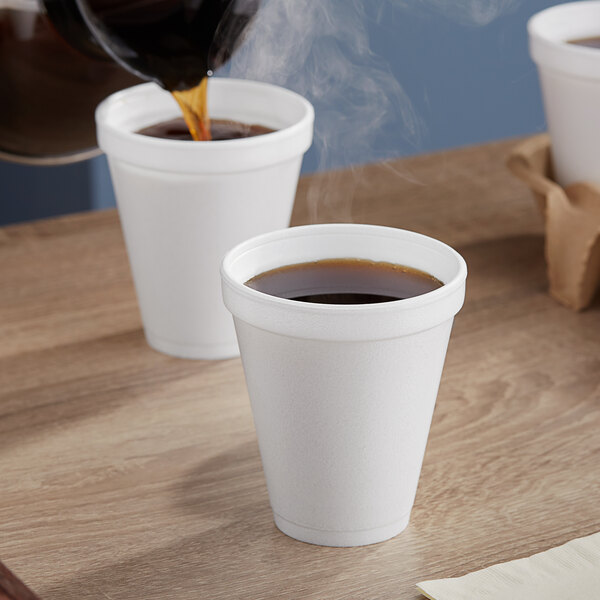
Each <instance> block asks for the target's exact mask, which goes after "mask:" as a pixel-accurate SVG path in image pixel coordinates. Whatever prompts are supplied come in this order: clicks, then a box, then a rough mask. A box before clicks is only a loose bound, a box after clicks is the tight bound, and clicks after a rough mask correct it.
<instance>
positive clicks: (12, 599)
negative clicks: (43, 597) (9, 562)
mask: <svg viewBox="0 0 600 600" xmlns="http://www.w3.org/2000/svg"><path fill="white" fill-rule="evenodd" d="M0 600H40V599H39V596H37V595H36V594H34V593H33V592H32V591H31V590H30V589H29V588H28V587H27V586H26V585H25V584H24V583H23V582H22V581H21V580H20V579H19V578H18V577H17V576H16V575H15V574H14V573H12V572H11V571H10V570H9V569H8V568H7V567H5V566H4V565H3V564H2V563H1V562H0Z"/></svg>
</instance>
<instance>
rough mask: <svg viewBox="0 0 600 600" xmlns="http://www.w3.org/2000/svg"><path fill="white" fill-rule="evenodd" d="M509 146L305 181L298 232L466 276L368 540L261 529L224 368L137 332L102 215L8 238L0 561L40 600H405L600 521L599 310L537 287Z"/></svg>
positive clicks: (535, 246) (0, 372)
mask: <svg viewBox="0 0 600 600" xmlns="http://www.w3.org/2000/svg"><path fill="white" fill-rule="evenodd" d="M514 143H515V141H514V140H513V141H504V142H499V143H493V144H489V145H485V146H481V147H475V148H466V149H460V150H454V151H449V152H444V153H439V154H433V155H428V156H421V157H416V158H410V159H405V160H399V161H395V162H390V163H387V164H380V165H372V166H367V167H364V168H356V169H354V170H349V171H343V172H340V173H330V174H325V175H317V176H313V177H310V178H305V179H303V180H302V181H301V183H300V187H299V192H298V199H297V204H296V209H295V213H294V223H295V224H300V223H306V222H315V221H320V222H325V221H336V220H339V221H349V220H354V221H357V222H369V223H378V224H385V225H393V226H397V227H403V228H407V229H413V230H417V231H420V232H422V233H426V234H429V235H433V236H435V237H438V238H440V239H441V240H443V241H445V242H448V243H449V244H451V245H453V246H454V247H456V248H457V250H459V251H460V252H461V253H462V254H463V256H464V257H465V259H466V260H467V263H468V265H469V269H470V271H469V278H468V282H467V301H466V304H465V307H464V309H463V310H462V312H461V313H460V314H459V315H458V317H457V318H456V321H455V326H454V331H453V334H452V339H451V341H450V347H449V350H448V357H447V361H446V367H445V371H444V375H443V378H442V384H441V388H440V392H439V397H438V401H437V406H436V410H435V415H434V418H433V424H432V428H431V434H430V437H429V443H428V447H427V453H426V455H425V461H424V465H423V471H422V475H421V480H420V485H419V490H418V493H417V498H416V503H415V506H414V510H413V513H412V518H411V523H410V525H409V527H408V529H407V530H406V531H405V532H403V533H402V534H401V535H400V536H398V537H397V538H395V539H393V540H390V541H388V542H384V543H381V544H376V545H373V546H367V547H363V548H351V549H335V548H321V547H316V546H311V545H308V544H303V543H300V542H297V541H294V540H292V539H290V538H288V537H286V536H285V535H283V534H281V533H279V532H278V531H277V530H276V528H275V526H274V525H273V522H272V518H271V511H270V508H269V504H268V499H267V492H266V488H265V483H264V479H263V474H262V470H261V464H260V459H259V455H258V449H257V444H256V437H255V433H254V429H253V424H252V417H251V413H250V407H249V403H248V399H247V395H246V389H245V384H244V377H243V373H242V368H241V364H240V361H239V359H234V360H227V361H217V362H202V361H188V360H179V359H175V358H170V357H168V356H164V355H162V354H159V353H157V352H154V351H153V350H151V349H150V348H149V347H148V346H147V345H146V343H145V341H144V337H143V334H142V330H141V326H140V317H139V314H138V310H137V306H136V300H135V296H134V291H133V286H132V282H131V278H130V274H129V267H128V263H127V258H126V254H125V249H124V246H123V241H122V237H121V231H120V228H119V223H118V218H117V214H116V213H115V212H114V211H108V212H102V213H95V214H82V215H74V216H68V217H65V218H60V219H53V220H47V221H39V222H35V223H30V224H24V225H18V226H12V227H7V228H4V229H0V342H1V343H0V476H1V479H0V559H2V561H4V562H5V563H6V564H7V565H8V567H9V568H11V569H12V570H13V571H14V572H15V573H16V574H18V575H19V576H20V577H21V578H22V579H23V580H24V581H25V582H26V583H27V584H28V585H29V586H30V587H32V588H33V589H34V590H35V591H36V592H37V593H38V594H40V596H41V597H42V598H43V599H44V600H70V599H72V600H82V599H87V598H95V599H107V598H108V599H115V600H116V599H119V600H134V599H135V600H154V599H156V600H158V599H160V600H164V599H165V598H173V599H178V600H179V599H181V600H186V599H189V600H192V599H193V600H198V599H203V600H204V599H207V600H208V599H211V600H212V599H215V600H217V599H228V600H229V599H237V598H240V599H241V598H243V599H267V598H269V599H270V598H273V599H275V598H276V599H288V598H289V599H292V598H293V599H305V598H306V599H315V600H316V599H327V600H329V599H332V600H335V599H353V600H356V599H361V600H362V599H365V600H378V599H382V600H383V599H386V600H387V599H389V600H394V599H416V598H420V596H419V594H418V593H417V591H416V589H415V583H416V582H417V581H420V580H423V579H429V578H438V577H446V576H456V575H461V574H464V573H466V572H469V571H472V570H475V569H480V568H482V567H485V566H487V565H490V564H493V563H496V562H499V561H506V560H510V559H514V558H520V557H523V556H527V555H529V554H532V553H535V552H539V551H541V550H545V549H547V548H550V547H551V546H554V545H557V544H561V543H563V542H566V541H568V540H570V539H572V538H575V537H578V536H583V535H587V534H591V533H593V532H596V531H598V530H600V502H599V500H598V498H599V497H600V303H599V302H598V301H596V302H595V304H594V305H593V306H592V308H591V309H589V310H588V311H586V312H584V313H581V314H576V313H573V312H570V311H569V310H567V309H565V308H563V307H561V306H560V305H558V304H556V303H555V302H554V301H553V300H552V299H551V298H550V297H549V296H548V295H547V294H546V278H545V270H544V269H545V267H544V258H543V235H542V222H541V218H540V216H539V215H538V214H537V212H536V209H535V207H534V203H533V200H532V199H531V198H530V196H529V193H528V191H527V190H526V189H524V187H523V186H522V184H521V183H520V182H518V181H516V180H514V179H513V178H512V176H511V175H510V174H509V173H508V172H507V171H506V169H505V167H504V160H505V158H506V155H507V153H508V152H509V150H510V148H511V147H512V146H513V145H514Z"/></svg>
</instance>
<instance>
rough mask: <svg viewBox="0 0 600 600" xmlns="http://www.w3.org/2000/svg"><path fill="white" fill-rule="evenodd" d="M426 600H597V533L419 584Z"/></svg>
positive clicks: (599, 559)
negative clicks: (526, 554)
mask: <svg viewBox="0 0 600 600" xmlns="http://www.w3.org/2000/svg"><path fill="white" fill-rule="evenodd" d="M417 588H418V590H419V591H420V592H421V593H422V594H424V595H425V596H427V598H430V599H431V600H597V599H599V598H600V532H599V533H595V534H593V535H590V536H587V537H584V538H579V539H576V540H572V541H570V542H567V543H566V544H563V545H562V546H558V547H557V548H551V549H550V550H547V551H546V552H540V553H539V554H534V555H533V556H529V557H528V558H520V559H519V560H511V561H510V562H505V563H501V564H499V565H493V566H491V567H488V568H487V569H482V570H481V571H475V572H474V573H469V574H468V575H464V576H463V577H455V578H452V579H434V580H432V581H421V582H420V583H418V584H417Z"/></svg>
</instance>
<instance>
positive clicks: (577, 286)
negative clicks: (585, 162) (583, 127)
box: [507, 134, 600, 310]
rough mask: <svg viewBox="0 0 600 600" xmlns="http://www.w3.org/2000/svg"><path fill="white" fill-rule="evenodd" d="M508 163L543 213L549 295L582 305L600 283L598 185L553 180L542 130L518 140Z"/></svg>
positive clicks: (571, 305) (546, 138)
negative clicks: (531, 193)
mask: <svg viewBox="0 0 600 600" xmlns="http://www.w3.org/2000/svg"><path fill="white" fill-rule="evenodd" d="M507 165H508V168H509V169H510V170H511V171H512V173H514V174H515V175H516V176H517V177H518V178H519V179H521V180H523V181H524V182H525V183H526V184H527V186H528V187H529V189H530V190H531V191H532V192H533V195H534V197H535V199H536V201H537V203H538V206H539V208H540V210H541V211H542V214H543V215H544V219H545V223H546V264H547V268H548V280H549V283H550V295H551V296H552V297H553V298H555V299H556V300H558V301H559V302H560V303H561V304H564V305H565V306H568V307H569V308H572V309H574V310H583V309H584V308H586V307H587V306H589V304H590V303H591V302H592V300H593V298H594V295H595V293H596V291H597V289H598V287H600V186H598V185H595V184H593V183H586V182H582V183H574V184H572V185H569V186H567V187H566V188H562V187H561V186H560V185H558V183H556V182H555V181H554V180H553V178H552V160H551V147H550V137H549V136H548V135H547V134H542V135H537V136H534V137H532V138H529V139H527V140H525V141H524V142H522V143H521V144H519V146H517V147H516V148H515V149H514V150H513V151H512V152H511V154H510V156H509V158H508V161H507Z"/></svg>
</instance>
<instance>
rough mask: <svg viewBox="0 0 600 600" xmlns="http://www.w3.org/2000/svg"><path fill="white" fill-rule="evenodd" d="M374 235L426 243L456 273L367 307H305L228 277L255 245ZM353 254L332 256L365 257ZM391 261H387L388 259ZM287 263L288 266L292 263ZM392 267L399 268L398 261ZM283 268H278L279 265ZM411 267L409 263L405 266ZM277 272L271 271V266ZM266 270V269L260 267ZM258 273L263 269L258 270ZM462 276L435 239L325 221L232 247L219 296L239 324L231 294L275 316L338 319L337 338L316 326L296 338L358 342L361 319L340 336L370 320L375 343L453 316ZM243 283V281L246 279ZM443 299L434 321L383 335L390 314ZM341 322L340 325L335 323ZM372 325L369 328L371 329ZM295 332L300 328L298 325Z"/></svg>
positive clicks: (449, 251) (461, 264) (462, 266)
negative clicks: (435, 285) (440, 312)
mask: <svg viewBox="0 0 600 600" xmlns="http://www.w3.org/2000/svg"><path fill="white" fill-rule="evenodd" d="M332 234H337V235H375V236H391V237H394V236H404V238H405V240H408V241H412V242H414V243H415V245H419V244H420V243H421V244H423V243H426V244H428V245H430V247H435V248H436V249H437V250H438V251H440V252H444V253H445V254H446V255H447V256H450V257H452V258H453V259H454V260H455V261H456V273H455V275H454V276H453V277H452V279H450V280H449V281H444V282H443V283H444V285H442V286H441V287H439V288H437V289H435V290H432V291H430V292H426V293H424V294H420V295H418V296H413V297H411V298H406V299H401V300H392V301H389V302H381V303H373V304H352V305H340V304H321V303H312V302H310V303H308V302H298V301H296V300H290V299H286V298H280V297H278V296H272V295H269V294H266V293H264V292H260V291H258V290H255V289H253V288H250V287H248V286H247V285H245V281H244V282H242V281H240V280H238V279H237V278H236V277H235V276H234V275H233V274H232V270H233V265H234V263H235V261H236V260H238V259H239V258H240V257H242V256H243V255H244V253H246V252H248V251H250V250H252V249H254V248H258V247H259V246H262V247H264V246H265V245H266V244H269V243H277V242H279V241H281V240H282V239H286V238H287V239H290V238H292V237H304V236H314V235H332ZM361 254H364V253H360V252H358V253H357V255H356V256H346V257H344V256H338V257H337V258H357V259H361V258H366V259H368V258H367V257H366V256H361ZM390 262H393V260H390ZM292 264H293V263H292ZM397 264H405V263H403V262H402V261H401V260H399V261H398V262H397ZM280 266H283V265H280ZM406 266H409V267H410V266H413V265H410V264H408V265H406ZM274 268H277V267H274ZM266 270H269V269H265V271H266ZM263 272H264V271H263ZM466 277H467V264H466V262H465V260H464V258H463V257H462V256H461V255H460V254H459V253H458V252H457V251H456V250H454V249H453V248H451V247H450V246H448V245H447V244H445V243H444V242H441V241H440V240H437V239H435V238H432V237H429V236H426V235H423V234H420V233H417V232H414V231H408V230H405V229H399V228H395V227H388V226H381V225H366V224H357V223H352V224H349V223H327V224H318V225H303V226H297V227H291V228H288V229H283V230H278V231H274V232H270V233H266V234H263V235H260V236H257V237H254V238H251V239H250V240H246V241H245V242H242V243H241V244H238V245H237V246H236V247H234V248H232V249H231V250H230V251H229V252H228V253H227V254H226V255H225V257H224V259H223V261H222V263H221V278H222V285H223V298H224V301H225V305H226V306H227V308H228V309H229V310H230V312H232V314H233V316H234V317H236V316H239V317H240V318H242V320H244V315H242V314H237V315H236V309H235V306H234V305H236V306H237V305H238V303H236V302H234V301H233V296H237V297H238V298H240V299H242V302H243V301H246V302H248V303H252V304H254V305H255V306H262V307H264V308H267V309H275V310H276V311H278V312H280V313H288V314H290V315H294V316H295V317H307V318H308V320H307V323H310V320H311V317H322V318H324V320H327V319H338V320H340V323H339V326H338V327H334V329H336V330H337V331H338V335H336V334H334V335H329V334H323V335H321V333H320V332H319V330H318V329H319V325H316V326H315V331H313V332H310V331H308V329H310V326H307V328H306V329H307V330H306V332H305V333H306V335H303V334H300V335H299V336H298V337H311V338H313V339H330V338H334V339H341V338H343V339H347V340H348V341H350V340H362V339H365V337H367V338H369V337H371V336H370V335H366V336H365V335H363V334H362V333H361V332H360V331H359V329H360V330H364V331H365V332H366V331H367V330H368V329H369V326H368V323H366V321H365V325H366V326H365V327H355V328H354V332H352V331H350V332H344V327H346V324H345V323H349V322H351V321H353V320H354V324H355V325H357V324H358V321H357V319H361V318H362V319H363V320H365V319H369V318H374V319H377V320H379V321H381V322H382V323H381V324H382V325H383V326H382V327H380V329H382V332H381V334H376V335H374V336H372V337H375V338H378V339H381V338H387V337H390V338H391V337H398V336H399V335H409V334H411V333H416V332H417V331H423V330H425V329H428V328H430V327H434V326H435V325H437V324H440V323H441V322H443V321H445V320H447V319H449V318H453V317H454V315H455V314H456V313H457V312H458V311H459V310H460V308H461V307H462V304H463V302H464V291H465V280H466ZM246 281H247V280H246ZM446 301H447V310H446V311H444V315H443V316H442V317H440V318H436V319H433V321H435V322H433V321H431V320H430V319H423V318H422V317H420V318H418V317H417V318H416V319H415V320H414V321H415V322H414V323H412V324H410V323H404V324H402V323H397V322H396V323H395V326H394V327H390V329H389V330H388V331H385V325H384V324H383V322H384V321H386V320H389V319H390V317H391V316H392V315H396V316H397V315H400V314H409V313H412V314H416V315H419V314H420V313H421V312H422V311H423V309H427V307H428V306H429V305H432V304H436V303H440V304H442V303H444V302H446ZM341 319H343V320H344V322H341ZM268 321H269V319H268V318H267V319H263V318H260V319H257V320H256V322H255V323H254V324H255V325H256V326H258V327H261V328H265V329H270V328H269V327H268V325H267V322H268ZM273 322H274V323H279V324H281V320H277V319H274V320H273ZM377 328H378V327H375V328H374V330H375V329H377ZM285 329H294V328H293V327H289V328H286V327H285V324H284V327H283V330H285ZM299 329H302V328H301V327H300V328H299Z"/></svg>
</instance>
